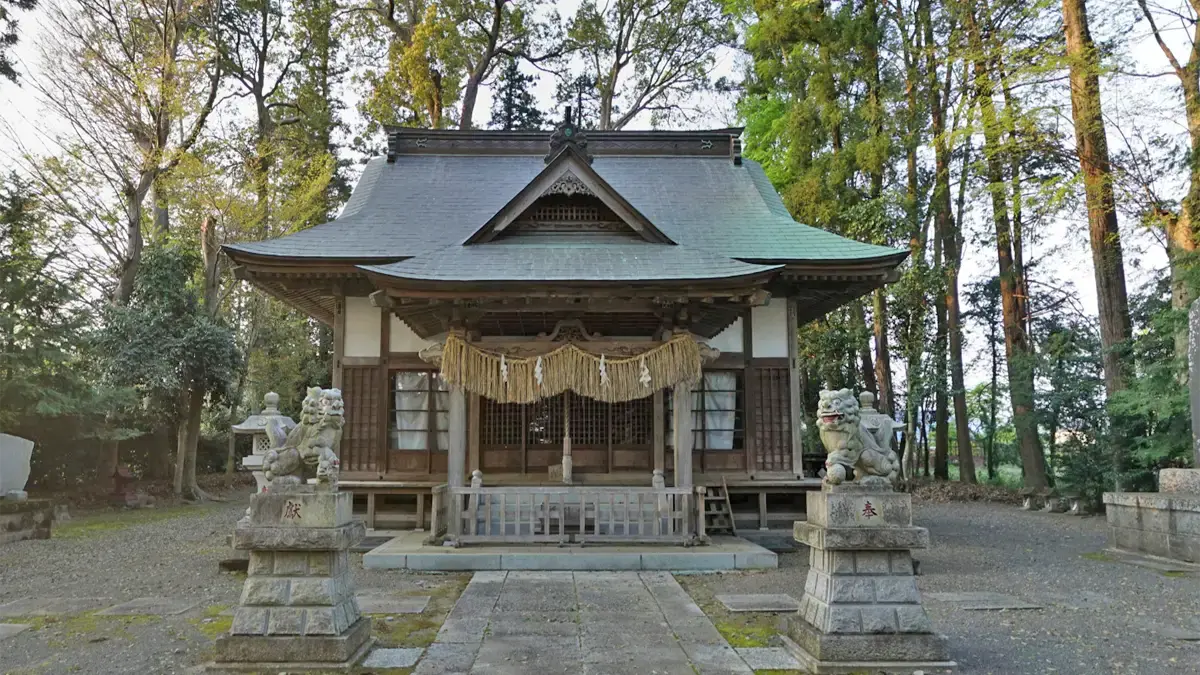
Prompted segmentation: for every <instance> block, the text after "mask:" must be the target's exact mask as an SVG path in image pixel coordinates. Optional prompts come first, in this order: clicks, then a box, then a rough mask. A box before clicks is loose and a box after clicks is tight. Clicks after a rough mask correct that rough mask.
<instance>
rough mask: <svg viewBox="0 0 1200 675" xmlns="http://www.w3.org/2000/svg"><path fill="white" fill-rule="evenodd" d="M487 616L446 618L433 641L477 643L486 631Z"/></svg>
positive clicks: (481, 639)
mask: <svg viewBox="0 0 1200 675" xmlns="http://www.w3.org/2000/svg"><path fill="white" fill-rule="evenodd" d="M487 627H488V618H487V617H471V618H465V619H447V620H446V622H445V623H443V624H442V627H441V628H440V629H439V630H438V633H437V637H436V638H435V640H434V641H435V642H445V643H468V644H479V643H480V642H482V641H483V634H484V632H486V631H487Z"/></svg>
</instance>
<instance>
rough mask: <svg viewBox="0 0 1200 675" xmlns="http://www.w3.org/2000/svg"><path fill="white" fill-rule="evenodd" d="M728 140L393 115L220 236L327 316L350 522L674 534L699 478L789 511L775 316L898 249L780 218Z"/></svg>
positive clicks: (796, 435) (873, 277)
mask: <svg viewBox="0 0 1200 675" xmlns="http://www.w3.org/2000/svg"><path fill="white" fill-rule="evenodd" d="M740 134H741V129H719V130H712V131H687V132H670V131H602V132H599V131H587V132H585V131H583V130H581V129H578V128H576V126H575V125H574V124H572V123H571V122H570V117H569V113H568V121H566V122H563V123H562V124H561V125H560V126H559V127H558V128H557V129H556V130H555V131H553V132H552V133H551V132H503V131H447V130H424V129H391V130H389V136H388V154H387V157H381V158H376V159H372V160H371V161H370V162H368V164H367V165H366V167H365V169H364V171H363V174H362V176H361V178H360V179H359V181H358V184H357V186H356V187H355V189H354V192H353V194H352V196H351V197H350V199H349V201H348V202H347V203H346V205H345V208H344V209H343V211H342V213H341V214H340V215H339V216H338V218H337V219H335V220H333V221H331V222H328V223H325V224H323V225H318V226H316V227H313V228H310V229H307V230H303V231H300V232H296V233H294V234H289V235H287V236H283V237H280V238H277V239H272V240H268V241H260V242H250V243H240V244H232V245H228V246H226V247H225V252H226V254H227V255H228V256H229V257H230V258H231V259H232V260H233V261H234V264H235V265H236V270H237V273H238V275H239V277H240V278H242V279H245V280H247V281H249V282H250V283H252V284H254V285H255V286H256V287H258V288H260V289H262V290H263V291H265V292H267V293H269V294H271V295H272V296H274V297H276V298H279V299H280V300H282V301H284V302H286V303H288V304H290V305H292V306H294V307H296V308H299V309H300V310H302V311H304V312H306V313H308V314H309V315H311V316H312V317H314V318H316V319H318V320H320V321H322V322H324V323H326V324H329V325H330V326H332V328H333V334H334V351H335V357H334V365H333V386H335V387H338V388H340V389H341V390H342V392H343V397H344V400H345V404H346V426H345V428H344V433H343V438H342V442H341V451H340V455H341V461H342V465H341V466H342V473H341V485H342V488H343V489H345V490H351V491H353V492H354V493H356V500H358V501H359V502H360V503H359V506H360V507H363V508H366V509H367V514H366V517H367V520H368V525H369V526H371V527H377V528H380V529H399V528H412V527H414V526H416V527H418V528H424V529H430V530H433V534H434V535H438V534H440V533H441V532H442V531H445V532H446V535H447V536H448V537H451V538H452V539H455V540H456V541H458V542H462V543H470V542H473V541H477V542H490V541H535V540H536V541H559V542H563V541H569V540H572V537H574V538H575V539H576V540H577V539H579V538H580V537H581V536H582V535H584V534H586V535H587V538H588V539H589V540H594V541H607V540H622V541H623V540H629V539H647V538H650V539H666V540H671V541H685V542H686V541H688V540H689V537H690V538H693V539H694V538H695V537H696V535H697V534H698V531H699V534H703V528H704V524H705V518H704V517H703V515H702V511H703V510H704V503H705V499H704V496H705V495H706V494H708V491H711V490H714V489H717V488H720V489H727V490H728V493H727V494H729V495H730V499H729V500H728V503H730V504H731V505H732V506H733V510H734V511H735V515H736V517H737V518H738V519H743V518H745V519H748V520H749V521H750V523H751V524H752V525H753V526H754V527H756V528H757V527H765V526H766V524H767V522H768V519H769V518H771V517H773V516H774V515H775V514H776V512H778V515H779V516H780V517H781V518H788V519H790V518H791V517H793V514H794V513H795V512H797V511H802V510H803V507H802V504H803V500H802V496H803V495H802V493H803V491H804V490H807V489H812V488H813V487H816V486H817V485H818V484H819V481H818V480H817V479H816V477H815V471H816V470H817V469H818V468H819V466H820V464H821V462H822V461H823V459H824V457H823V453H821V452H820V450H819V449H813V450H814V452H813V453H811V454H806V453H805V448H804V447H803V444H802V442H801V438H802V433H801V428H800V424H799V420H800V419H801V414H800V412H801V411H800V403H799V401H800V397H799V393H800V392H799V371H798V369H797V358H796V330H797V326H798V325H800V324H803V323H805V322H807V321H810V320H812V319H815V318H818V317H820V316H822V315H823V314H824V313H826V312H828V311H829V310H831V309H833V308H836V307H838V306H839V305H842V304H844V303H846V302H849V301H851V300H853V299H855V298H858V297H860V296H862V295H864V294H866V293H869V292H871V291H872V290H873V289H875V288H878V287H879V286H881V285H883V284H885V283H887V282H889V281H891V280H894V279H895V275H896V267H897V265H899V264H900V262H901V261H902V260H903V259H904V257H905V256H906V252H904V251H898V250H895V249H891V248H885V247H880V246H874V245H870V244H865V243H861V242H857V241H852V240H849V239H845V238H843V237H840V236H838V235H835V234H833V233H830V232H826V231H824V230H820V229H816V228H812V227H808V226H805V225H802V224H799V223H796V222H795V221H794V220H793V219H792V217H791V215H790V214H789V213H788V211H787V209H786V208H785V207H784V204H783V202H782V201H781V200H780V198H779V195H778V194H777V193H776V192H775V190H774V189H773V187H772V186H771V183H770V181H769V180H768V179H767V177H766V175H765V174H764V173H763V170H762V168H761V167H760V166H759V165H758V164H757V163H755V162H753V161H750V160H747V159H744V158H743V157H742V156H741V145H740V141H739V136H740ZM796 496H798V497H800V498H799V499H797V498H796ZM796 504H800V505H801V506H796ZM647 514H650V515H647Z"/></svg>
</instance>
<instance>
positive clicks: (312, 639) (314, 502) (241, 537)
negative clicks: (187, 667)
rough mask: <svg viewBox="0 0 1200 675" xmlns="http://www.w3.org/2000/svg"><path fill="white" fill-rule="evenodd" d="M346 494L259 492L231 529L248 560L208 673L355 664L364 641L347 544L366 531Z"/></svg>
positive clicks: (364, 622) (364, 623)
mask: <svg viewBox="0 0 1200 675" xmlns="http://www.w3.org/2000/svg"><path fill="white" fill-rule="evenodd" d="M351 499H352V498H351V495H350V493H348V492H327V491H310V492H280V493H271V492H266V493H261V494H256V495H254V496H252V497H251V498H250V510H249V515H248V516H247V517H246V518H244V519H243V520H242V521H241V522H239V523H238V526H237V529H236V530H234V535H233V542H234V546H235V547H236V548H239V549H244V550H249V552H250V562H249V567H248V569H247V576H246V583H245V584H244V586H243V587H242V597H241V600H240V601H239V603H238V607H237V609H236V610H235V611H234V616H233V626H232V627H231V629H230V634H229V635H227V636H224V637H221V638H219V639H218V640H217V659H216V663H215V664H212V665H211V666H210V667H209V670H208V672H210V673H222V672H241V671H247V670H248V671H255V670H286V671H288V672H303V671H306V670H314V669H315V670H323V671H328V670H335V669H346V668H350V667H353V666H354V665H355V664H356V663H357V662H358V660H359V659H360V658H361V656H362V654H363V653H364V652H365V650H366V649H367V648H368V647H369V646H370V636H371V620H370V619H368V618H366V617H364V616H363V615H362V613H361V612H360V611H359V607H358V602H357V600H356V599H355V596H354V583H353V580H352V577H351V572H350V561H349V549H350V547H351V546H353V545H354V544H355V543H357V542H358V541H360V540H361V539H362V538H363V536H364V535H365V533H366V528H365V527H364V526H363V524H362V523H361V522H358V521H355V520H352V519H351V513H350V505H351Z"/></svg>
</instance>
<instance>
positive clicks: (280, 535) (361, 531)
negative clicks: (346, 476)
mask: <svg viewBox="0 0 1200 675" xmlns="http://www.w3.org/2000/svg"><path fill="white" fill-rule="evenodd" d="M339 494H341V493H339ZM254 496H256V497H257V496H258V495H254ZM366 531H367V528H366V526H365V525H363V524H362V523H361V522H358V521H354V522H352V523H347V524H345V525H339V526H337V527H290V526H268V527H260V526H257V525H245V524H243V523H240V522H239V523H238V525H237V527H236V528H234V530H233V547H234V548H236V549H249V550H252V551H253V550H258V551H344V550H347V549H349V548H350V547H352V546H354V545H355V544H356V543H358V542H359V541H360V540H361V539H362V538H363V537H364V536H365V535H366Z"/></svg>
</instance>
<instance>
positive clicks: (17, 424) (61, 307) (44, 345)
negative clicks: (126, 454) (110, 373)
mask: <svg viewBox="0 0 1200 675" xmlns="http://www.w3.org/2000/svg"><path fill="white" fill-rule="evenodd" d="M69 246H70V232H69V231H61V230H58V229H56V228H55V227H53V226H52V225H51V223H50V222H49V221H48V218H47V214H46V211H45V209H44V207H43V206H42V204H41V202H40V200H39V199H38V197H37V195H35V194H33V193H32V191H31V190H30V186H29V185H28V184H26V183H24V182H22V181H20V180H18V179H17V178H15V177H10V178H8V179H6V180H5V181H4V182H3V183H2V184H0V430H3V431H5V432H8V433H13V434H17V435H20V436H23V437H25V438H29V439H31V440H33V441H34V442H35V443H36V444H37V450H36V451H35V452H34V456H33V460H32V464H33V466H32V480H31V485H44V484H46V483H47V482H53V483H58V484H62V483H66V482H69V481H72V480H77V479H79V478H81V477H84V476H86V475H87V474H88V470H89V469H90V467H91V466H92V464H93V460H92V458H91V457H90V454H92V453H94V451H95V450H96V448H97V447H98V444H99V443H100V442H103V441H117V440H122V439H127V438H131V437H133V436H136V435H137V434H138V433H139V432H138V431H136V430H133V429H129V428H125V427H123V426H121V425H119V424H116V423H115V421H112V420H108V419H106V413H108V412H110V411H113V410H116V409H119V408H122V407H126V406H129V405H131V404H132V403H133V402H134V400H135V399H134V392H133V391H132V390H131V389H127V388H123V387H110V386H105V385H103V384H101V383H98V382H97V378H96V371H95V367H94V360H93V359H92V358H91V356H92V354H91V353H90V352H89V351H88V349H87V347H88V344H87V343H88V338H89V335H90V332H91V330H92V328H93V326H92V324H91V318H92V317H91V314H90V312H89V311H88V305H87V303H85V302H84V301H83V299H82V298H80V297H79V295H78V294H77V292H76V284H77V277H76V276H75V275H72V274H70V273H68V272H65V271H64V270H63V268H62V265H63V262H64V261H63V258H64V257H65V256H66V255H67V254H68V251H69V250H70V248H69Z"/></svg>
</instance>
